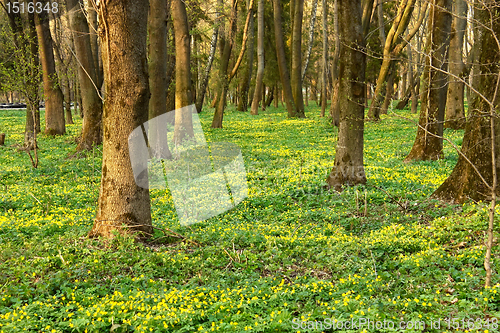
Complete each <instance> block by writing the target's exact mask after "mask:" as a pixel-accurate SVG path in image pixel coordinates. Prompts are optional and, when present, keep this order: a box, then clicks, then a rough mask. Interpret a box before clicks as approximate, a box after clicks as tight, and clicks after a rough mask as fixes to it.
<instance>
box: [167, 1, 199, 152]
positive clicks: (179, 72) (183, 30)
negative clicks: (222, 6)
mask: <svg viewBox="0 0 500 333" xmlns="http://www.w3.org/2000/svg"><path fill="white" fill-rule="evenodd" d="M171 6H172V18H173V21H174V32H175V64H176V65H175V110H176V111H175V127H174V142H175V144H180V143H182V142H183V141H184V140H190V139H192V138H194V132H193V119H192V114H191V112H192V110H191V109H190V108H184V107H186V106H189V105H191V104H192V103H193V92H192V89H193V88H192V85H191V43H190V40H191V39H190V36H189V26H188V18H187V13H186V5H185V3H184V1H183V0H172V5H171Z"/></svg>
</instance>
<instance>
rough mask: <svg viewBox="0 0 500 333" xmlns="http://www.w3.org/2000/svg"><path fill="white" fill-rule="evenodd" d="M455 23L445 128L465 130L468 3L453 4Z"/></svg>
mask: <svg viewBox="0 0 500 333" xmlns="http://www.w3.org/2000/svg"><path fill="white" fill-rule="evenodd" d="M453 7H454V9H453V23H452V26H451V39H450V54H449V72H450V76H449V82H448V97H447V98H446V115H445V120H446V122H445V123H444V126H445V127H448V128H453V129H463V128H464V127H465V107H464V88H465V84H464V79H465V64H464V62H463V58H462V49H463V44H464V35H465V29H466V27H467V7H468V6H467V2H466V1H465V0H457V1H454V2H453Z"/></svg>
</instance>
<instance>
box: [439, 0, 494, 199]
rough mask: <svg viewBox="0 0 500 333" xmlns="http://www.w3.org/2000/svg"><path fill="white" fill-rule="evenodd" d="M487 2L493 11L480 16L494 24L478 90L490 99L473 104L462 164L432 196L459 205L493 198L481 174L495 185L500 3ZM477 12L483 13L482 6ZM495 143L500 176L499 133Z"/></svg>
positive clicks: (486, 41) (483, 47)
mask: <svg viewBox="0 0 500 333" xmlns="http://www.w3.org/2000/svg"><path fill="white" fill-rule="evenodd" d="M487 3H489V5H488V6H491V7H490V8H489V9H490V11H491V12H490V13H484V12H483V13H481V14H480V15H478V16H479V19H480V20H481V22H482V23H483V24H485V26H488V27H490V24H491V28H492V30H491V31H488V33H485V34H484V35H483V36H482V38H481V39H482V40H481V45H480V50H481V52H480V54H479V59H478V64H479V70H480V72H479V73H480V78H481V79H480V80H481V81H480V84H479V86H476V87H475V88H476V89H477V90H478V91H479V92H480V93H481V95H483V96H484V97H485V98H486V100H485V99H482V98H479V97H478V98H476V99H474V100H473V101H472V104H471V105H470V107H469V110H470V111H469V112H470V115H469V117H468V120H467V124H466V126H465V134H464V139H463V143H462V149H461V154H459V156H458V162H457V164H456V166H455V168H454V169H453V171H452V173H451V174H450V176H449V177H448V178H447V179H446V180H445V181H444V183H443V184H441V186H439V188H438V189H437V190H436V191H435V192H434V193H433V194H432V197H433V198H437V199H440V200H443V201H446V202H451V203H457V204H459V203H463V202H465V201H466V200H469V199H472V200H475V201H479V200H487V199H489V198H490V197H491V193H490V190H489V189H488V186H486V184H484V182H483V181H482V180H481V177H480V176H479V174H478V172H479V173H480V174H481V176H482V177H483V179H484V180H485V181H486V182H487V183H488V184H489V186H492V184H493V165H492V149H491V147H492V137H491V135H492V133H491V127H490V126H491V123H490V121H491V118H490V117H489V115H488V113H489V112H490V111H493V114H498V112H499V111H500V99H499V97H498V90H497V89H498V80H499V77H500V70H499V67H498V63H500V49H499V48H498V46H497V44H496V42H495V38H496V37H495V36H500V22H499V21H498V20H497V19H495V20H494V21H490V17H495V18H497V17H498V16H499V15H500V7H499V6H498V1H487ZM475 10H476V11H479V7H477V8H476V9H475ZM475 14H477V13H475ZM490 14H491V16H490ZM481 16H482V17H481ZM476 17H477V16H476ZM479 73H478V74H479ZM492 107H493V109H492ZM494 131H495V133H500V121H499V120H498V118H495V119H494ZM494 140H495V141H494V146H495V157H496V159H495V161H496V173H497V174H499V173H500V137H499V136H498V134H497V135H496V137H495V138H494ZM475 169H476V170H477V171H476V170H475ZM495 192H496V193H497V195H499V194H500V191H499V189H498V188H496V189H495Z"/></svg>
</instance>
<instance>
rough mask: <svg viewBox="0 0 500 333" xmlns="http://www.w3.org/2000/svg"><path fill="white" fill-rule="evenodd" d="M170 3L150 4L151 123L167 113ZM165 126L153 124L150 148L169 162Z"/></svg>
mask: <svg viewBox="0 0 500 333" xmlns="http://www.w3.org/2000/svg"><path fill="white" fill-rule="evenodd" d="M167 10H168V8H167V0H150V6H149V18H148V35H149V50H148V51H149V52H148V54H149V69H148V70H149V87H150V91H151V97H150V99H149V119H153V118H155V117H158V116H161V115H162V114H165V113H166V112H167V90H166V87H167ZM164 125H165V124H160V123H159V122H157V121H153V122H151V124H150V126H151V127H150V129H149V135H150V139H149V142H150V145H151V146H152V147H151V149H152V150H153V154H154V156H155V157H157V158H170V157H171V156H172V154H171V153H170V150H169V148H168V141H167V136H166V132H165V131H164V129H165V128H164Z"/></svg>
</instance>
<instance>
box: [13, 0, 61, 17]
mask: <svg viewBox="0 0 500 333" xmlns="http://www.w3.org/2000/svg"><path fill="white" fill-rule="evenodd" d="M5 8H6V10H7V13H9V14H24V13H29V14H33V13H37V14H41V13H42V12H45V13H51V12H52V13H53V14H56V13H58V12H59V4H58V3H57V2H56V1H32V2H28V3H25V2H23V1H13V2H10V1H8V2H7V3H6V4H5Z"/></svg>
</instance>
